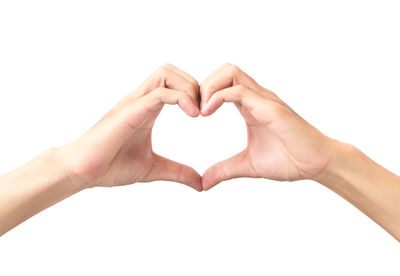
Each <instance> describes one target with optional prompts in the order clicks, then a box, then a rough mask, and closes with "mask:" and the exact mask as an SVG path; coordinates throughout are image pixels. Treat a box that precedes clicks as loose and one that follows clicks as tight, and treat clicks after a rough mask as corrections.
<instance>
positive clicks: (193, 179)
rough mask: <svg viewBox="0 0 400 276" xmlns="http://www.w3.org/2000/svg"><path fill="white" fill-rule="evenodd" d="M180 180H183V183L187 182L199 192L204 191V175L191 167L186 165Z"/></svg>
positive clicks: (186, 183)
mask: <svg viewBox="0 0 400 276" xmlns="http://www.w3.org/2000/svg"><path fill="white" fill-rule="evenodd" d="M178 182H181V183H182V184H185V185H187V186H189V187H191V188H193V189H195V190H196V191H198V192H201V191H203V185H202V177H201V175H200V174H199V173H198V172H197V171H196V170H195V169H193V168H191V167H186V169H185V170H184V171H181V175H180V179H178Z"/></svg>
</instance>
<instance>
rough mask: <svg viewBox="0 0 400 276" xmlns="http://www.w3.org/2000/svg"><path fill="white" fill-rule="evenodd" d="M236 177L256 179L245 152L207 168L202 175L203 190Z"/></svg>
mask: <svg viewBox="0 0 400 276" xmlns="http://www.w3.org/2000/svg"><path fill="white" fill-rule="evenodd" d="M238 177H258V174H257V172H256V171H255V170H254V169H253V166H252V165H251V162H250V159H249V158H248V156H247V151H246V150H245V151H242V152H241V153H239V154H237V155H235V156H233V157H231V158H229V159H226V160H224V161H221V162H218V163H216V164H214V165H213V166H211V167H210V168H208V169H207V170H206V171H205V172H204V174H203V181H202V185H203V190H204V191H207V190H209V189H211V188H212V187H214V186H215V185H217V184H218V183H220V182H222V181H225V180H229V179H232V178H238Z"/></svg>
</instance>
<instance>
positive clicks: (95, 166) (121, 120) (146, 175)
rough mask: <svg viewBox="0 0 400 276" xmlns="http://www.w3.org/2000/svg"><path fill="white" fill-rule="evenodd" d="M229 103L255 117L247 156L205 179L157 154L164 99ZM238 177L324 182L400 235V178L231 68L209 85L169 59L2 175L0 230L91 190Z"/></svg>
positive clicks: (196, 109) (205, 108)
mask: <svg viewBox="0 0 400 276" xmlns="http://www.w3.org/2000/svg"><path fill="white" fill-rule="evenodd" d="M224 102H231V103H234V104H235V105H236V107H237V108H238V110H239V112H240V113H241V115H242V116H243V118H244V120H245V122H246V125H247V133H248V145H247V147H246V149H244V150H243V151H242V152H240V153H238V154H237V155H235V156H233V157H231V158H229V159H227V160H224V161H221V162H219V163H217V164H215V165H213V166H211V167H210V168H209V169H208V170H206V172H205V173H204V175H203V176H202V177H201V176H200V175H199V174H198V173H197V172H196V171H195V170H194V169H192V168H190V167H188V166H186V165H183V164H179V163H176V162H173V161H171V160H168V159H166V158H164V157H161V156H159V155H157V154H155V153H154V152H153V151H152V146H151V129H152V127H153V124H154V122H155V119H156V118H157V116H158V114H159V113H160V111H161V109H162V107H163V105H164V104H177V105H178V106H179V107H180V108H181V109H182V110H183V111H184V112H185V113H186V114H187V115H189V116H192V117H196V116H198V115H200V114H201V115H202V116H210V115H212V114H213V113H214V112H215V111H216V110H217V109H218V108H219V107H220V106H221V105H222V104H223V103H224ZM237 177H257V178H266V179H273V180H279V181H296V180H302V179H311V180H314V181H317V182H319V183H321V184H322V185H324V186H326V187H327V188H329V189H331V190H332V191H334V192H336V193H338V194H339V195H341V196H342V197H344V198H345V199H346V200H348V201H349V202H350V203H352V204H353V205H355V206H356V207H357V208H359V209H360V210H361V211H362V212H364V213H365V214H366V215H368V216H369V217H370V218H371V219H373V220H374V221H375V222H376V223H378V224H379V225H381V226H382V227H383V228H384V229H386V230H387V231H388V232H389V233H390V234H391V235H392V236H393V237H395V238H396V239H397V240H400V177H399V176H397V175H395V174H393V173H391V172H389V171H388V170H386V169H385V168H383V167H381V166H380V165H378V164H376V163H375V162H374V161H372V160H371V159H369V158H368V157H367V156H365V155H364V154H363V153H361V152H360V151H359V150H357V149H356V148H355V147H353V146H351V145H349V144H344V143H341V142H339V141H336V140H334V139H331V138H328V137H327V136H325V135H323V134H322V133H321V132H319V131H318V130H317V129H316V128H314V127H313V126H311V125H310V124H309V123H307V122H306V121H305V120H304V119H303V118H301V117H300V116H299V115H298V114H296V113H295V112H294V111H293V110H292V109H291V108H290V107H289V106H288V105H287V104H285V103H284V102H283V101H282V100H281V99H279V97H278V96H277V95H276V94H274V93H273V92H272V91H270V90H268V89H265V88H264V87H262V86H260V85H259V84H258V83H256V82H255V81H254V80H253V79H252V78H251V77H249V76H248V75H247V74H245V73H244V72H243V71H242V70H240V69H239V68H238V67H236V66H234V65H231V64H225V65H223V66H221V67H220V68H219V69H218V70H216V71H215V72H213V73H212V74H211V75H209V76H208V77H207V78H206V80H204V81H203V83H202V84H201V85H199V84H198V83H197V81H196V80H195V79H194V78H193V77H191V76H190V75H189V74H187V73H185V72H183V71H181V70H180V69H178V68H176V67H174V66H172V65H168V64H167V65H164V66H163V67H161V68H160V69H159V70H157V71H156V72H155V73H154V74H152V75H151V76H150V77H149V78H148V79H147V80H146V81H145V82H144V83H142V84H141V85H140V86H139V87H138V88H137V89H136V90H135V91H134V92H132V93H131V94H130V95H128V96H127V97H126V98H125V99H123V100H122V101H121V102H120V103H119V104H117V106H116V107H115V108H113V109H112V110H111V111H110V112H109V113H107V114H106V116H105V117H104V118H103V119H102V120H100V121H99V122H98V123H97V124H96V125H95V126H94V127H93V128H91V129H90V130H89V131H87V132H86V133H85V134H84V135H82V136H81V137H80V138H78V139H77V140H76V141H74V142H72V143H70V144H67V145H65V146H62V147H59V148H54V149H51V150H48V151H46V152H45V153H43V154H42V155H40V156H39V157H37V158H35V159H34V160H32V161H30V162H29V163H27V164H25V165H24V166H22V167H21V168H19V169H16V170H15V171H13V172H10V173H8V174H6V175H4V176H1V177H0V235H2V234H4V233H6V232H7V231H9V230H10V229H12V228H13V227H15V226H16V225H18V224H19V223H21V222H23V221H24V220H26V219H28V218H29V217H31V216H33V215H35V214H36V213H38V212H40V211H42V210H44V209H46V208H47V207H49V206H51V205H53V204H55V203H57V202H59V201H61V200H63V199H65V198H67V197H68V196H71V195H73V194H75V193H77V192H79V191H81V190H84V189H86V188H91V187H97V186H103V187H104V186H107V187H110V186H119V185H127V184H132V183H135V182H150V181H155V180H167V181H175V182H180V183H183V184H185V185H187V186H189V187H191V188H194V189H195V190H197V191H202V190H209V189H210V188H212V187H213V186H215V185H216V184H218V183H220V182H222V181H225V180H229V179H232V178H237Z"/></svg>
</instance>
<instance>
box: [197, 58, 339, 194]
mask: <svg viewBox="0 0 400 276" xmlns="http://www.w3.org/2000/svg"><path fill="white" fill-rule="evenodd" d="M200 94H201V106H202V108H201V113H202V115H203V116H209V115H211V114H213V113H214V112H215V111H216V110H217V109H218V108H219V107H220V106H221V105H222V104H223V103H224V102H233V103H235V105H236V107H237V108H238V109H239V111H240V113H241V114H242V116H243V118H244V120H245V121H246V125H247V134H248V145H247V148H246V149H245V150H243V151H242V152H240V153H239V154H237V155H235V156H233V157H231V158H229V159H227V160H225V161H222V162H219V163H217V164H215V165H213V166H212V167H210V168H209V169H208V170H207V171H206V172H205V173H204V175H203V189H204V190H208V189H210V188H211V187H213V186H214V185H216V184H218V183H219V182H221V181H224V180H228V179H231V178H236V177H263V178H268V179H274V180H281V181H294V180H300V179H308V178H309V179H313V178H317V177H320V176H321V175H322V174H324V173H325V172H327V171H328V170H329V168H330V160H331V159H332V155H333V152H334V150H333V144H334V143H335V142H334V140H332V139H330V138H328V137H326V136H324V135H323V134H322V133H320V132H319V131H318V130H317V129H315V128H314V127H313V126H311V125H310V124H309V123H307V122H306V121H305V120H304V119H302V118H301V117H300V116H299V115H298V114H296V113H295V112H294V111H293V110H292V109H291V108H290V107H289V106H288V105H287V104H285V103H284V102H283V101H282V100H281V99H279V98H278V96H277V95H275V94H274V93H273V92H272V91H269V90H268V89H265V88H263V87H261V86H260V85H259V84H257V83H256V82H255V81H254V80H253V79H252V78H251V77H249V76H248V75H246V74H245V73H244V72H242V71H241V70H240V69H239V68H238V67H236V66H234V65H231V64H225V65H223V66H222V67H220V68H219V69H218V70H216V71H215V72H213V73H212V74H211V75H210V76H208V77H207V78H206V80H205V81H204V82H203V83H202V84H201V85H200Z"/></svg>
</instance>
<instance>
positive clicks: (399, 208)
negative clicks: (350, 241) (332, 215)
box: [315, 142, 400, 241]
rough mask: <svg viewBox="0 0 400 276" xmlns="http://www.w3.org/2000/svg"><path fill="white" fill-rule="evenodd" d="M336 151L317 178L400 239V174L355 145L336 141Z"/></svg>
mask: <svg viewBox="0 0 400 276" xmlns="http://www.w3.org/2000/svg"><path fill="white" fill-rule="evenodd" d="M335 147H336V151H335V152H336V154H335V157H334V159H333V160H332V163H331V166H330V167H329V170H328V171H327V173H326V174H325V175H322V176H320V177H319V178H318V179H315V180H316V181H318V182H320V183H321V184H323V185H324V186H326V187H327V188H329V189H331V190H332V191H334V192H336V193H337V194H339V195H341V196H342V197H343V198H345V199H346V200H348V201H349V202H350V203H352V204H353V205H354V206H356V207H357V208H358V209H360V210H361V211H362V212H364V213H365V214H366V215H367V216H369V217H370V218H371V219H373V220H374V221H375V222H376V223H378V224H379V225H381V226H382V227H383V228H384V229H386V230H387V231H388V232H389V233H390V234H391V235H393V236H394V237H395V238H396V239H397V240H399V241H400V177H399V176H397V175H395V174H393V173H391V172H390V171H388V170H386V169H385V168H383V167H381V166H380V165H378V164H377V163H375V162H374V161H372V160H371V159H370V158H368V157H367V156H366V155H365V154H363V153H362V152H361V151H359V150H358V149H356V148H355V147H353V146H351V145H347V144H342V143H338V142H337V143H335Z"/></svg>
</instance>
